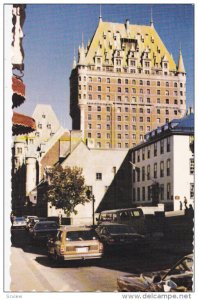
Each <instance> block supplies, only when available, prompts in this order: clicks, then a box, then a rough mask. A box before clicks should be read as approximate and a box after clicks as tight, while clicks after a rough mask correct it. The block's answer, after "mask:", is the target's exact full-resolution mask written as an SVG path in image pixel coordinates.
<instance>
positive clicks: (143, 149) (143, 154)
mask: <svg viewBox="0 0 198 300" xmlns="http://www.w3.org/2000/svg"><path fill="white" fill-rule="evenodd" d="M144 159H145V148H142V160H144Z"/></svg>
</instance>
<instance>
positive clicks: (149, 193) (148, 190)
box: [147, 186, 151, 201]
mask: <svg viewBox="0 0 198 300" xmlns="http://www.w3.org/2000/svg"><path fill="white" fill-rule="evenodd" d="M147 193H148V201H150V200H151V187H150V186H148V188H147Z"/></svg>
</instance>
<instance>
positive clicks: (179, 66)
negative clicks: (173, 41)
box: [177, 49, 186, 74]
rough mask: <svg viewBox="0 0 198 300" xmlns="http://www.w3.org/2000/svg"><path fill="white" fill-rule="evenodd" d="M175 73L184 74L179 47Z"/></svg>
mask: <svg viewBox="0 0 198 300" xmlns="http://www.w3.org/2000/svg"><path fill="white" fill-rule="evenodd" d="M177 73H183V74H186V71H185V68H184V62H183V57H182V52H181V49H180V50H179V59H178V65H177Z"/></svg>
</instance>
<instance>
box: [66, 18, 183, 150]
mask: <svg viewBox="0 0 198 300" xmlns="http://www.w3.org/2000/svg"><path fill="white" fill-rule="evenodd" d="M185 113H186V72H185V67H184V63H183V58H182V53H181V49H180V51H179V53H178V63H177V64H176V63H175V62H174V60H173V57H172V56H171V54H170V53H169V51H168V50H167V49H166V47H165V45H164V43H163V42H162V40H161V39H160V37H159V35H158V33H157V32H156V30H155V27H154V24H153V21H152V20H151V22H150V25H148V26H145V25H131V24H130V23H129V21H128V20H126V22H125V24H118V23H110V22H103V20H102V18H101V17H100V18H99V23H98V27H97V29H96V31H95V33H94V35H93V37H92V39H91V41H89V42H88V45H87V46H86V47H85V46H84V45H83V43H82V46H81V47H79V52H78V61H76V60H75V58H74V63H73V69H72V72H71V76H70V115H71V117H72V129H73V130H81V131H82V135H83V139H84V141H85V142H86V143H87V145H88V147H90V148H103V149H105V148H106V149H108V148H112V149H115V148H118V149H119V148H122V149H123V148H132V147H134V146H135V145H136V144H138V143H140V142H141V141H143V140H144V135H145V134H146V133H148V132H150V131H152V130H153V129H156V128H157V127H160V126H162V125H163V124H165V123H167V122H169V121H171V120H173V119H176V118H182V117H183V116H184V115H185Z"/></svg>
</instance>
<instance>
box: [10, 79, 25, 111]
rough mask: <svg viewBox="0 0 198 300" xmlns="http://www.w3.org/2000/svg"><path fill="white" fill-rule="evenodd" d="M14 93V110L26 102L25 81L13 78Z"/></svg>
mask: <svg viewBox="0 0 198 300" xmlns="http://www.w3.org/2000/svg"><path fill="white" fill-rule="evenodd" d="M12 91H13V95H12V108H14V107H17V106H19V105H21V104H22V103H23V102H24V101H25V85H24V83H23V81H22V80H21V79H20V78H18V77H16V76H12Z"/></svg>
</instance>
